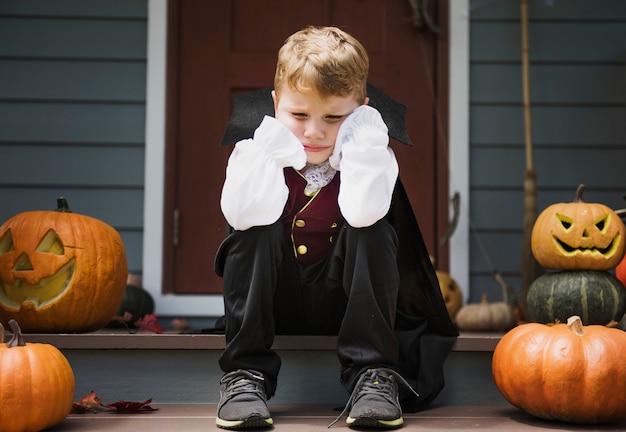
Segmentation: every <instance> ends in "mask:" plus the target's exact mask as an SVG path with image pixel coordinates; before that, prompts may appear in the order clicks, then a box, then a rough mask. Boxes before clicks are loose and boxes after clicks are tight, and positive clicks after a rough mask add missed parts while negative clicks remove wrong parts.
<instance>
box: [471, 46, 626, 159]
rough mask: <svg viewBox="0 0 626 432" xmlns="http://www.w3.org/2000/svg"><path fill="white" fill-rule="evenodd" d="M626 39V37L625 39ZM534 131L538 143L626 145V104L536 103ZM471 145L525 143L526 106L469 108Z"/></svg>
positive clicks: (565, 147)
mask: <svg viewBox="0 0 626 432" xmlns="http://www.w3.org/2000/svg"><path fill="white" fill-rule="evenodd" d="M625 40H626V39H625ZM531 115H532V134H533V143H534V144H535V145H542V144H551V145H557V146H561V147H562V148H563V149H568V148H571V147H573V146H593V145H598V144H602V145H614V146H625V145H626V121H624V119H626V104H624V106H594V105H586V106H582V105H580V106H567V105H562V106H534V107H533V108H532V111H531ZM470 121H471V130H470V141H471V143H472V145H478V144H496V145H508V144H513V145H519V144H523V143H524V110H523V108H522V107H521V106H507V105H505V106H496V105H487V106H484V105H473V106H472V107H471V108H470Z"/></svg>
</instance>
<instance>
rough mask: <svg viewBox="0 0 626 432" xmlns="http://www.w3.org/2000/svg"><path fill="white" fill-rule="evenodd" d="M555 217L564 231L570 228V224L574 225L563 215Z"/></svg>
mask: <svg viewBox="0 0 626 432" xmlns="http://www.w3.org/2000/svg"><path fill="white" fill-rule="evenodd" d="M556 217H557V218H559V221H560V222H561V226H562V227H563V228H564V229H565V231H567V230H569V229H570V228H571V227H572V224H573V223H574V221H573V220H571V219H570V218H568V217H567V216H565V215H562V214H557V215H556Z"/></svg>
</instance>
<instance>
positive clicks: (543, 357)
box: [492, 316, 626, 423]
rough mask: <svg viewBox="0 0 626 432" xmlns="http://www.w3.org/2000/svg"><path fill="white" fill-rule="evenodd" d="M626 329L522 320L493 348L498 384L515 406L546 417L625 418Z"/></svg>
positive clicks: (581, 420)
mask: <svg viewBox="0 0 626 432" xmlns="http://www.w3.org/2000/svg"><path fill="white" fill-rule="evenodd" d="M625 358H626V332H624V331H622V330H619V329H616V328H608V327H604V326H598V325H591V326H583V325H582V321H581V320H580V318H579V317H577V316H575V317H571V318H570V319H568V322H567V325H566V324H555V325H545V324H538V323H530V324H522V325H520V326H518V327H516V328H515V329H513V330H511V331H510V332H508V333H506V334H505V335H504V336H503V337H502V339H501V340H500V342H499V343H498V345H497V346H496V349H495V350H494V353H493V359H492V373H493V378H494V381H495V383H496V386H497V388H498V390H499V391H500V392H501V393H502V395H503V396H504V397H505V398H506V399H507V400H508V401H509V402H510V403H511V404H513V405H514V406H516V407H518V408H520V409H522V410H524V411H526V412H528V413H530V414H532V415H534V416H537V417H540V418H543V419H546V420H561V421H567V422H573V423H604V422H613V421H618V420H621V419H624V418H626V393H625V392H624V383H626V362H624V359H625Z"/></svg>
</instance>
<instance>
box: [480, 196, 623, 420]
mask: <svg viewBox="0 0 626 432" xmlns="http://www.w3.org/2000/svg"><path fill="white" fill-rule="evenodd" d="M583 191H584V186H583V185H580V186H579V187H578V190H577V192H576V198H575V200H574V202H572V203H567V204H564V203H560V204H554V205H552V206H549V207H548V208H547V209H546V210H544V211H543V212H542V213H541V214H540V215H539V217H538V218H537V221H536V223H535V226H534V228H533V232H532V237H531V248H532V251H533V254H534V256H535V258H536V259H537V261H538V262H539V264H541V265H542V266H544V267H546V268H548V269H551V270H556V271H554V272H551V273H548V274H545V275H543V276H540V277H539V278H537V279H536V280H535V281H534V282H533V283H532V284H531V287H530V289H529V292H528V297H527V312H528V314H529V316H530V318H532V319H533V320H534V321H537V322H531V323H528V324H522V325H520V326H518V327H516V328H515V329H513V330H511V331H509V332H508V333H506V334H505V335H504V336H503V337H502V339H501V340H500V342H499V343H498V345H497V346H496V348H495V350H494V353H493V358H492V374H493V378H494V381H495V384H496V387H497V388H498V390H499V391H500V393H502V395H503V396H504V397H505V399H506V400H508V401H509V402H510V403H511V404H512V405H514V406H516V407H518V408H520V409H522V410H524V411H526V412H528V413H529V414H532V415H534V416H536V417H539V418H542V419H546V420H560V421H566V422H573V423H581V424H588V423H606V422H615V421H619V420H622V419H624V418H626V393H625V392H624V383H625V382H626V362H624V358H625V357H626V332H624V331H622V330H620V329H617V328H612V326H606V324H609V323H612V322H613V321H619V319H620V318H621V317H622V315H623V314H624V303H625V302H624V299H625V295H624V294H625V293H624V286H623V285H622V284H621V282H619V281H618V280H617V279H616V278H615V277H614V276H613V275H612V274H611V273H609V272H608V271H609V270H611V269H613V268H615V266H616V265H618V264H619V263H620V261H621V260H622V258H623V257H624V252H625V251H624V248H625V244H624V234H625V230H626V229H625V228H624V224H623V223H622V221H621V220H620V218H619V217H618V216H617V214H616V213H615V212H614V211H613V210H611V209H610V208H608V207H607V206H604V205H602V204H595V203H585V202H584V201H583V199H582V193H583ZM565 323H567V324H565ZM598 324H599V325H598Z"/></svg>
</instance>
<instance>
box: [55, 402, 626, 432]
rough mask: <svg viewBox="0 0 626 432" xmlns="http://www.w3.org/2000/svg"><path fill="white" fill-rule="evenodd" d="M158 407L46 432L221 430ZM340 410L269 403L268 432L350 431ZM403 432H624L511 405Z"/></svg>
mask: <svg viewBox="0 0 626 432" xmlns="http://www.w3.org/2000/svg"><path fill="white" fill-rule="evenodd" d="M151 406H152V407H154V408H159V410H158V411H153V412H150V413H144V414H134V415H122V414H111V413H106V412H100V413H95V414H94V413H88V414H70V415H69V416H68V417H67V418H66V419H65V420H64V421H63V422H62V423H61V424H59V425H58V426H56V427H54V428H53V429H50V430H49V431H50V432H66V431H92V432H94V431H115V432H125V431H128V432H137V431H141V430H144V431H147V432H174V431H180V432H195V431H203V432H206V431H220V430H221V429H218V428H217V427H216V426H215V409H216V406H215V405H214V404H197V405H193V404H167V405H156V404H153V405H151ZM340 408H341V407H336V406H328V405H326V406H325V405H272V404H270V410H271V411H272V417H273V418H274V427H273V428H271V429H269V430H271V431H276V432H279V431H282V432H305V431H323V430H337V431H348V430H351V429H349V428H348V427H347V426H346V425H345V419H343V420H341V421H339V422H338V423H337V424H335V426H333V427H332V428H331V429H327V426H328V425H329V424H330V423H331V422H332V421H333V420H334V419H335V418H336V416H337V415H338V414H339V412H340V411H339V410H340ZM404 424H405V426H404V428H402V429H401V430H403V431H437V432H447V431H455V432H458V431H498V432H500V431H506V432H526V431H535V432H536V431H585V432H592V431H624V430H626V422H620V423H619V424H611V425H593V426H588V425H587V426H584V425H575V424H568V423H561V422H549V421H544V420H540V419H537V418H535V417H532V416H530V415H528V414H526V413H524V412H522V411H520V410H518V409H516V408H514V407H512V406H439V407H437V406H435V407H433V408H431V409H429V410H426V411H423V412H420V413H415V414H405V415H404Z"/></svg>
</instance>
